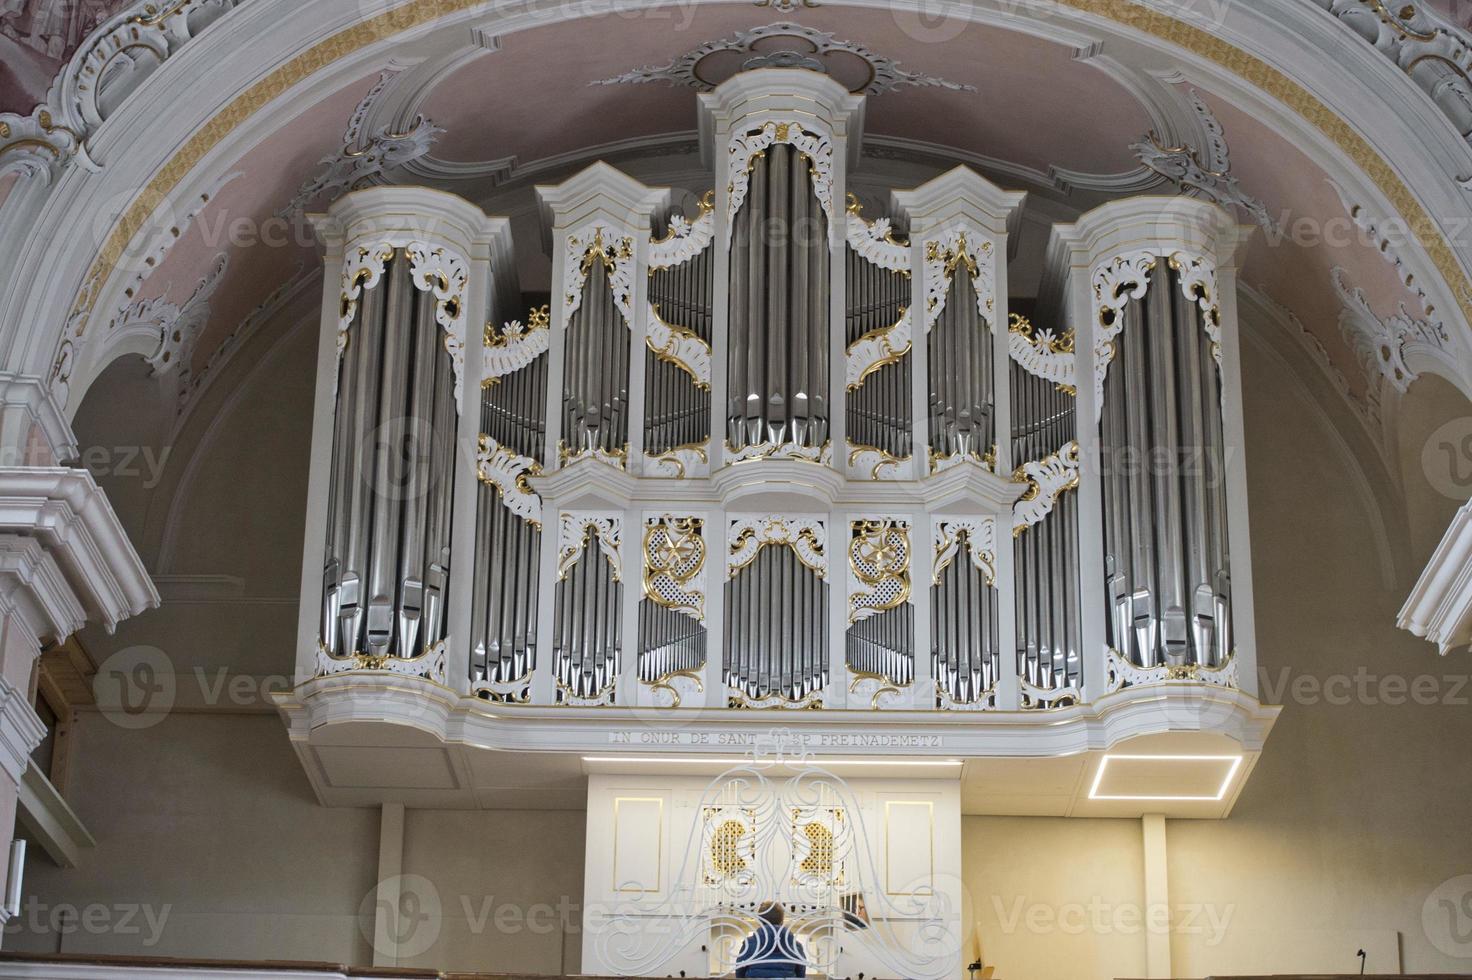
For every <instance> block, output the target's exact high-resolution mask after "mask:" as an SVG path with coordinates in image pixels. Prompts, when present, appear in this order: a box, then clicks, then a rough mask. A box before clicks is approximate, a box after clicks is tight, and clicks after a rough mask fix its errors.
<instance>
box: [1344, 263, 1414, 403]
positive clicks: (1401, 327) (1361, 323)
mask: <svg viewBox="0 0 1472 980" xmlns="http://www.w3.org/2000/svg"><path fill="white" fill-rule="evenodd" d="M1329 279H1330V282H1332V283H1333V285H1334V292H1335V293H1336V294H1338V296H1339V302H1340V303H1341V304H1343V309H1341V310H1340V312H1339V332H1340V333H1341V334H1342V335H1343V337H1344V340H1345V342H1346V343H1348V344H1349V345H1350V347H1352V348H1353V349H1354V352H1355V355H1356V356H1357V357H1358V358H1359V361H1360V366H1361V367H1362V368H1364V372H1365V380H1366V381H1367V382H1368V384H1367V385H1366V387H1367V388H1369V389H1371V390H1378V389H1379V387H1380V386H1379V382H1380V380H1381V379H1383V380H1384V381H1385V382H1387V383H1389V384H1390V386H1391V387H1393V388H1394V389H1395V390H1396V391H1399V392H1401V393H1402V394H1404V393H1405V392H1406V390H1407V389H1409V388H1410V386H1411V382H1413V381H1415V380H1416V378H1417V377H1418V375H1417V373H1416V372H1415V371H1413V370H1411V368H1410V365H1408V364H1407V363H1406V358H1405V354H1406V344H1407V343H1411V342H1417V341H1419V342H1421V343H1424V344H1428V345H1431V346H1433V347H1436V348H1441V347H1442V335H1441V329H1442V328H1441V325H1440V324H1437V323H1432V322H1430V321H1428V320H1422V319H1418V318H1417V317H1414V316H1412V315H1411V312H1410V311H1409V310H1408V309H1406V307H1405V304H1401V307H1400V309H1399V311H1398V312H1397V313H1395V314H1393V315H1391V316H1388V317H1381V316H1380V315H1379V314H1377V313H1376V312H1375V311H1374V309H1373V308H1371V306H1370V300H1369V298H1368V297H1367V296H1366V295H1365V291H1364V290H1363V289H1361V288H1359V287H1358V286H1355V285H1354V284H1352V283H1351V282H1350V281H1349V273H1348V272H1346V271H1345V270H1344V269H1342V268H1340V267H1338V266H1335V267H1334V269H1333V270H1331V272H1330V274H1329Z"/></svg>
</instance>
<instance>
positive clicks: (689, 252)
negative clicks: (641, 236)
mask: <svg viewBox="0 0 1472 980" xmlns="http://www.w3.org/2000/svg"><path fill="white" fill-rule="evenodd" d="M715 235H716V214H715V192H714V191H709V192H707V193H706V195H705V196H704V197H702V198H701V199H700V214H699V216H698V217H696V219H695V220H694V221H691V220H690V219H689V218H686V217H685V216H684V215H681V214H677V215H675V216H673V217H672V218H670V230H669V234H667V235H665V237H663V238H655V239H651V240H650V242H649V269H650V271H658V270H660V269H669V268H673V267H674V266H677V265H684V264H685V263H686V262H689V261H690V260H691V259H693V258H695V256H697V255H699V254H700V253H701V252H703V251H705V250H706V248H707V247H709V245H710V243H711V241H712V240H713V239H714V238H715Z"/></svg>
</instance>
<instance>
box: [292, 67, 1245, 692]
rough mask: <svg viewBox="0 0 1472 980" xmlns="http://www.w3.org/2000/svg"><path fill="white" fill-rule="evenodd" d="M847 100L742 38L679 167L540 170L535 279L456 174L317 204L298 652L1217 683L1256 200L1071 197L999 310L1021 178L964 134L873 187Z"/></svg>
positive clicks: (977, 679) (725, 673)
mask: <svg viewBox="0 0 1472 980" xmlns="http://www.w3.org/2000/svg"><path fill="white" fill-rule="evenodd" d="M863 107H864V98H863V97H862V96H860V95H856V94H853V93H851V92H849V91H847V90H846V89H845V88H844V87H843V86H842V85H840V84H838V83H837V82H835V81H834V80H833V79H831V78H829V77H827V76H826V75H824V74H822V73H821V72H817V71H812V70H807V69H803V68H783V67H762V68H754V69H752V70H748V71H744V72H742V73H740V74H738V75H736V76H734V77H733V78H731V79H730V80H728V81H726V82H725V83H723V84H721V85H720V86H718V87H717V88H716V89H715V90H714V91H711V92H708V93H704V94H701V95H700V96H699V111H700V116H701V141H702V150H703V157H704V159H705V161H706V164H707V166H708V167H709V170H710V185H709V186H710V190H709V191H708V192H704V193H703V194H700V195H699V196H697V197H696V198H694V199H693V203H692V204H691V206H690V207H688V208H683V209H675V208H672V207H671V205H670V203H669V201H670V194H669V191H668V190H666V189H661V188H651V187H646V186H644V185H643V184H641V183H640V182H638V181H636V180H634V179H633V178H632V177H629V176H628V175H626V174H624V173H622V172H620V171H618V170H616V169H614V168H613V167H610V166H608V165H607V164H603V163H599V164H595V165H593V166H592V167H589V168H587V169H586V170H584V171H582V172H580V173H577V174H574V175H573V176H571V177H569V178H568V179H567V180H565V181H563V182H561V183H559V184H556V185H552V186H544V187H538V188H537V194H538V196H539V198H540V201H541V204H542V207H543V211H544V215H543V217H544V222H545V225H546V228H547V230H548V239H549V241H550V243H551V258H552V266H553V268H552V288H551V298H550V302H549V303H547V304H546V305H541V304H538V305H536V306H535V307H532V308H528V305H527V304H524V303H523V301H522V299H521V295H520V293H519V291H518V288H517V285H516V282H515V277H514V272H513V269H514V264H513V262H512V258H511V243H510V233H509V231H508V229H507V226H506V223H505V221H504V220H503V219H492V218H487V217H486V216H485V215H483V214H482V213H481V212H480V211H479V209H478V208H476V207H475V206H473V205H471V204H469V203H467V202H464V201H460V200H458V199H454V198H450V197H449V196H448V195H444V194H440V193H437V192H431V191H425V190H422V189H417V188H372V189H368V190H362V191H356V192H353V193H351V194H349V195H347V196H346V197H344V198H342V199H341V200H339V201H338V202H337V203H336V204H334V205H333V207H332V209H331V211H330V213H329V214H328V215H326V216H322V217H320V218H318V219H317V226H318V228H319V231H320V232H321V233H322V235H323V237H324V239H325V240H326V241H327V242H328V262H329V269H330V274H329V275H328V277H327V281H328V285H327V294H326V297H325V305H324V317H326V318H327V322H328V323H330V326H331V334H330V337H331V350H325V349H324V350H325V352H324V360H323V362H322V363H323V367H324V370H323V372H322V376H321V378H320V379H319V388H320V390H319V398H318V405H319V413H318V414H319V418H318V420H317V424H316V428H315V434H314V443H313V445H314V453H316V454H317V455H318V456H319V457H320V459H321V460H322V461H323V462H322V463H321V465H320V466H318V467H316V468H315V469H314V474H316V473H319V471H320V476H314V481H313V485H312V493H313V495H314V501H313V508H312V511H311V514H312V515H313V516H312V518H311V524H310V525H309V526H311V527H313V531H312V533H311V534H310V535H309V541H308V555H307V567H308V575H307V578H306V581H307V590H308V593H309V594H310V596H311V599H312V604H313V607H314V608H316V609H318V610H319V612H318V614H317V617H316V618H317V622H318V630H317V637H316V639H317V641H318V642H317V649H316V651H315V656H314V659H313V661H312V663H313V668H312V669H313V670H314V671H315V673H317V674H336V673H346V672H352V671H360V670H380V671H381V670H388V671H394V672H398V673H404V674H412V675H417V676H421V677H426V678H430V679H432V680H435V681H438V682H440V683H442V684H445V685H447V686H449V687H451V688H454V689H456V690H459V691H461V692H463V693H465V694H473V695H475V696H478V697H480V698H482V699H484V700H486V701H489V702H494V703H497V704H510V705H515V704H528V703H532V704H549V705H564V706H568V707H570V708H571V707H586V706H607V705H621V706H648V707H651V708H654V709H674V708H678V707H691V706H708V707H720V708H734V709H742V710H757V709H766V708H813V709H824V708H843V707H847V708H856V709H871V710H883V709H890V708H904V709H912V710H913V709H921V710H937V711H990V710H1035V711H1046V710H1052V709H1058V708H1063V707H1066V706H1069V705H1073V704H1079V703H1084V702H1089V701H1093V700H1096V699H1098V698H1100V697H1103V696H1105V695H1107V694H1108V693H1109V692H1110V691H1112V690H1116V689H1119V688H1121V687H1127V686H1137V685H1142V684H1149V683H1156V682H1159V681H1162V680H1166V679H1191V680H1195V681H1198V682H1200V683H1203V684H1218V685H1223V686H1235V683H1236V674H1235V670H1236V661H1235V659H1234V653H1235V651H1236V648H1237V644H1239V643H1242V642H1250V617H1251V609H1250V596H1247V597H1245V598H1244V584H1245V583H1246V581H1247V575H1246V570H1245V540H1246V539H1245V534H1246V523H1245V511H1244V510H1243V504H1242V499H1241V496H1242V495H1241V494H1240V493H1238V492H1235V491H1232V490H1231V486H1232V483H1233V481H1240V480H1241V478H1242V477H1241V470H1240V463H1239V462H1234V461H1233V460H1232V459H1231V458H1230V457H1231V455H1232V454H1231V453H1230V452H1229V447H1231V446H1234V445H1237V444H1239V440H1240V392H1239V384H1238V378H1237V376H1236V372H1237V367H1236V360H1235V344H1236V324H1235V320H1234V316H1235V312H1234V311H1235V304H1234V302H1233V301H1232V300H1233V298H1232V295H1231V294H1232V291H1233V289H1234V285H1233V283H1234V280H1233V278H1232V276H1233V272H1232V269H1233V268H1234V265H1233V263H1234V256H1235V252H1236V249H1237V246H1238V243H1239V240H1240V237H1241V235H1240V233H1239V231H1238V228H1237V227H1236V226H1235V225H1234V224H1233V223H1232V222H1231V221H1230V220H1229V219H1228V218H1227V216H1226V214H1225V213H1224V212H1221V211H1220V210H1219V209H1218V208H1216V207H1215V206H1213V205H1210V204H1207V203H1204V202H1201V201H1193V200H1186V199H1167V198H1148V197H1145V198H1130V199H1125V200H1121V201H1116V202H1112V203H1110V204H1106V205H1104V206H1103V207H1100V208H1098V209H1097V210H1095V211H1093V212H1090V213H1088V214H1086V215H1083V216H1082V217H1081V218H1079V219H1078V221H1077V222H1075V223H1074V224H1071V225H1062V226H1058V227H1055V228H1054V229H1053V235H1052V242H1051V246H1050V248H1049V251H1048V272H1047V274H1046V275H1045V278H1044V284H1043V292H1042V295H1041V296H1040V297H1039V300H1038V302H1037V304H1036V306H1035V308H1033V307H1029V309H1028V310H1026V311H1025V312H1026V314H1027V315H1023V312H1022V311H1013V310H1011V309H1009V289H1008V276H1007V265H1008V251H1009V249H1008V245H1009V241H1010V240H1012V238H1013V237H1014V236H1015V234H1016V228H1017V222H1018V220H1019V217H1020V214H1021V212H1022V209H1023V207H1024V206H1025V201H1024V196H1023V195H1022V194H1020V193H1013V192H1008V191H1004V190H1002V189H1000V188H998V187H996V186H994V185H993V184H991V183H990V182H989V181H987V180H986V179H984V178H982V177H981V176H979V175H977V174H976V173H974V172H972V171H970V170H968V169H966V168H964V167H958V168H956V169H954V170H951V171H949V172H946V173H943V174H941V175H939V176H937V177H935V178H934V179H932V180H930V181H929V182H928V183H925V184H923V185H922V186H920V187H917V188H914V189H910V190H901V191H897V192H895V193H894V194H893V197H892V200H891V201H890V202H889V206H888V207H887V209H886V208H881V207H875V206H874V205H873V204H870V205H868V210H870V211H872V212H874V213H865V212H866V208H865V207H864V206H861V205H860V202H859V199H858V197H857V196H855V195H854V194H851V193H850V192H849V184H850V181H849V178H848V175H849V173H850V171H851V170H852V168H853V166H854V165H855V164H856V162H857V161H858V159H859V149H860V140H861V138H862V118H863ZM702 190H703V189H702ZM523 244H524V243H523ZM1229 464H1230V465H1229ZM1241 489H1242V488H1241V487H1240V486H1239V487H1238V490H1239V491H1240V490H1241ZM1234 559H1235V560H1237V565H1236V566H1235V568H1234V565H1233V561H1234ZM1234 573H1235V574H1234ZM1234 579H1235V581H1236V584H1237V586H1238V589H1237V591H1236V593H1235V594H1234V592H1233V588H1232V585H1233V581H1234ZM1244 637H1246V639H1245V640H1244Z"/></svg>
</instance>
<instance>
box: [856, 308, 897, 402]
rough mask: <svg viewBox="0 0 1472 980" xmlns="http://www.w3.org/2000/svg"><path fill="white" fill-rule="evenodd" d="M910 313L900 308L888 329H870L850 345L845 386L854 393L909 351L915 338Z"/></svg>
mask: <svg viewBox="0 0 1472 980" xmlns="http://www.w3.org/2000/svg"><path fill="white" fill-rule="evenodd" d="M911 331H912V328H911V325H910V311H909V310H908V309H905V308H904V307H901V308H900V318H899V319H898V320H896V321H895V322H894V323H892V324H890V325H889V326H887V327H880V328H879V329H878V330H871V331H869V332H868V333H866V334H864V335H863V336H862V337H860V338H859V339H858V340H856V341H854V342H853V343H852V344H849V346H848V351H847V352H846V358H847V360H846V362H845V367H844V383H845V384H846V385H847V387H848V390H849V391H853V390H854V389H856V388H858V387H859V386H860V385H862V384H863V383H864V381H865V380H866V379H868V377H869V375H871V374H873V373H874V372H875V371H878V370H879V369H880V368H882V367H886V366H887V365H890V364H894V363H895V362H897V361H899V359H900V358H902V357H904V356H905V355H906V354H908V353H909V352H910V348H911V347H912V346H914V336H913V334H912V332H911Z"/></svg>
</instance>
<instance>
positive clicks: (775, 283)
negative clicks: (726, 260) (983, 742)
mask: <svg viewBox="0 0 1472 980" xmlns="http://www.w3.org/2000/svg"><path fill="white" fill-rule="evenodd" d="M809 170H810V163H809V161H808V159H807V158H806V157H805V156H803V155H802V154H801V153H799V152H798V151H797V150H796V149H795V148H794V147H792V146H790V145H787V144H784V143H776V144H773V145H772V146H770V147H768V148H767V149H766V150H765V151H764V152H763V153H761V154H759V155H758V156H756V157H755V158H754V159H753V160H752V162H751V175H750V187H749V190H748V191H747V195H746V199H745V201H744V202H743V203H742V208H741V211H740V212H738V213H737V215H736V218H735V221H734V224H733V226H732V228H731V262H730V305H729V311H730V320H729V337H730V341H729V344H730V346H729V361H728V370H729V384H730V391H729V401H728V406H727V427H726V441H727V442H728V443H729V444H730V445H731V447H732V448H733V449H743V448H746V447H751V446H768V447H771V448H776V447H779V446H782V445H785V444H788V443H794V444H796V445H797V446H802V447H806V448H821V447H822V446H823V445H824V444H825V443H826V442H827V441H828V363H829V361H828V358H829V350H828V346H829V345H828V308H829V307H828V303H829V275H828V269H829V261H830V259H829V244H828V218H827V215H826V214H825V213H824V211H823V208H822V206H821V204H820V203H819V201H818V199H817V196H816V194H815V193H814V191H813V186H812V182H811V179H810V174H809Z"/></svg>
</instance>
